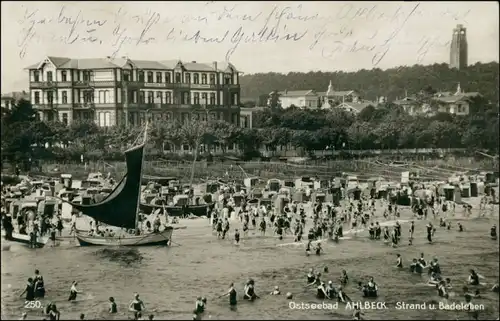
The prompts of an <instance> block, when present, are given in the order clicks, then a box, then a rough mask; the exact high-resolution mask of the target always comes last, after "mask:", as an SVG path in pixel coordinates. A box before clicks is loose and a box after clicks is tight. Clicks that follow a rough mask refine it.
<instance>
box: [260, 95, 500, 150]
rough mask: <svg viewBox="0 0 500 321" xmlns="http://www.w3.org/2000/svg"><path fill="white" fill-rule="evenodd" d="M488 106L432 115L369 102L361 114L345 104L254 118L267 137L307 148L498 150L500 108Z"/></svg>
mask: <svg viewBox="0 0 500 321" xmlns="http://www.w3.org/2000/svg"><path fill="white" fill-rule="evenodd" d="M474 108H478V109H479V107H474ZM483 109H484V108H483ZM486 109H487V110H486V111H481V112H477V113H473V114H471V115H468V116H455V115H450V114H444V113H439V114H436V115H434V116H432V117H428V116H427V117H426V116H410V115H408V114H407V113H405V112H404V111H403V110H402V109H401V108H399V107H397V106H395V105H392V104H386V105H384V106H379V107H377V108H375V107H373V106H368V107H367V108H365V109H364V110H362V111H361V112H360V113H359V114H358V115H353V114H351V113H347V112H345V111H342V110H334V111H325V110H302V109H296V108H291V109H286V110H282V109H268V110H264V111H261V112H259V113H257V115H256V116H255V119H256V120H255V122H256V124H258V126H259V127H260V130H262V131H263V132H264V133H265V135H264V137H263V141H264V143H267V142H269V143H270V142H274V141H279V144H280V145H287V144H291V145H293V146H294V147H301V148H304V149H306V150H321V149H326V148H327V147H328V148H334V149H336V150H339V149H344V150H345V149H350V150H367V149H408V148H470V149H471V151H473V150H475V149H486V150H489V151H492V152H494V153H497V152H498V143H499V141H498V137H499V129H498V126H499V120H498V108H496V107H493V106H491V105H489V107H488V108H486Z"/></svg>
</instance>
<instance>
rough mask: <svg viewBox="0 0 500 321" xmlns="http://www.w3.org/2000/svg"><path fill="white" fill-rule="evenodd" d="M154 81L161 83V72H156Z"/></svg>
mask: <svg viewBox="0 0 500 321" xmlns="http://www.w3.org/2000/svg"><path fill="white" fill-rule="evenodd" d="M156 82H157V83H159V84H161V72H157V73H156Z"/></svg>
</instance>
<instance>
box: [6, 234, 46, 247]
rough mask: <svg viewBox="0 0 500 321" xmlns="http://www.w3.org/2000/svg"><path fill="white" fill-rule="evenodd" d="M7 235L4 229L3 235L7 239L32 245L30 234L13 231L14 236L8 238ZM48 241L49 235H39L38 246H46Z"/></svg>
mask: <svg viewBox="0 0 500 321" xmlns="http://www.w3.org/2000/svg"><path fill="white" fill-rule="evenodd" d="M5 236H6V234H5V231H4V230H2V237H3V238H4V239H5V240H6V241H10V242H16V243H21V244H24V245H30V244H31V241H30V236H29V235H25V234H19V233H16V232H12V238H10V239H7V238H6V237H5ZM48 241H49V238H48V237H47V236H39V237H37V241H36V247H38V248H42V247H44V246H45V244H47V242H48Z"/></svg>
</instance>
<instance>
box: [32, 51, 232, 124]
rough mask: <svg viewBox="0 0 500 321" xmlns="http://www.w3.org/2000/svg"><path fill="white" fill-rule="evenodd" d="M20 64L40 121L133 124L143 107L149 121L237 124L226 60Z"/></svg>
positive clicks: (124, 59)
mask: <svg viewBox="0 0 500 321" xmlns="http://www.w3.org/2000/svg"><path fill="white" fill-rule="evenodd" d="M26 69H27V70H29V79H30V84H29V91H30V92H29V94H30V99H31V103H32V104H33V106H34V107H35V109H36V110H37V111H38V114H39V116H40V119H42V120H56V119H59V120H60V121H62V122H63V123H65V124H71V123H72V122H73V121H78V120H93V121H95V122H96V124H97V125H99V126H101V127H109V126H117V125H125V126H138V125H141V124H143V123H144V122H145V119H146V111H148V110H149V111H150V112H152V114H153V120H154V121H178V122H181V123H183V122H187V121H190V120H200V121H203V120H224V121H227V122H230V123H232V124H234V125H236V126H239V125H240V124H239V122H240V115H239V111H240V107H239V106H240V93H241V90H240V85H239V74H240V73H239V72H238V70H236V68H235V67H234V66H233V65H232V64H230V63H225V62H224V63H220V62H212V63H198V62H196V61H192V62H182V61H180V60H171V61H146V60H131V59H129V58H127V57H122V58H111V57H106V58H96V59H92V58H91V59H73V58H62V57H46V58H45V59H44V60H43V61H41V62H40V63H38V64H35V65H32V66H29V67H27V68H26Z"/></svg>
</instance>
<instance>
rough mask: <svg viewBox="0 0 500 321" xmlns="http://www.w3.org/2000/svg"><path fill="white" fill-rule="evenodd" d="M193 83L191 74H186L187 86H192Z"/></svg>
mask: <svg viewBox="0 0 500 321" xmlns="http://www.w3.org/2000/svg"><path fill="white" fill-rule="evenodd" d="M190 83H191V74H189V73H188V74H186V84H190Z"/></svg>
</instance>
